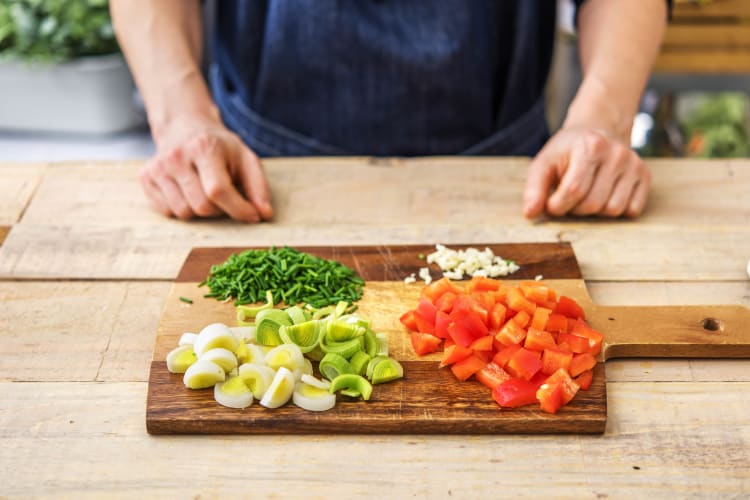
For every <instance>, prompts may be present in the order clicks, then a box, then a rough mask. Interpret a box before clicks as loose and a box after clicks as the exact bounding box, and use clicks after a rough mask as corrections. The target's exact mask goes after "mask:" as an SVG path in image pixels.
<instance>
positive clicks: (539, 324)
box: [531, 306, 552, 331]
mask: <svg viewBox="0 0 750 500" xmlns="http://www.w3.org/2000/svg"><path fill="white" fill-rule="evenodd" d="M550 313H552V311H551V310H549V309H547V308H546V307H541V306H538V307H537V308H536V310H535V311H534V316H533V317H532V318H531V328H534V329H536V330H547V321H549V316H550ZM547 331H549V330H547Z"/></svg>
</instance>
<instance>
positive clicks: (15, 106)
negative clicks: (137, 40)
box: [0, 54, 144, 134]
mask: <svg viewBox="0 0 750 500" xmlns="http://www.w3.org/2000/svg"><path fill="white" fill-rule="evenodd" d="M134 90H135V86H134V84H133V80H132V78H131V76H130V72H129V71H128V68H127V65H126V64H125V61H124V59H123V58H122V56H121V55H119V54H113V55H108V56H99V57H85V58H80V59H76V60H74V61H71V62H66V63H60V64H39V63H34V64H31V63H26V62H21V61H0V129H6V130H24V131H45V132H66V133H85V134H108V133H114V132H120V131H123V130H127V129H130V128H133V127H136V126H139V125H142V124H143V123H144V118H143V116H142V114H141V113H139V112H138V110H137V108H136V106H135V100H134Z"/></svg>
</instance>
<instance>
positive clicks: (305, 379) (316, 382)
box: [300, 374, 331, 391]
mask: <svg viewBox="0 0 750 500" xmlns="http://www.w3.org/2000/svg"><path fill="white" fill-rule="evenodd" d="M300 381H301V382H302V383H304V384H307V385H311V386H313V387H317V388H318V389H323V390H325V391H328V388H329V387H331V383H330V382H329V381H327V380H320V379H317V378H315V377H313V376H312V375H307V374H304V375H302V378H301V380H300Z"/></svg>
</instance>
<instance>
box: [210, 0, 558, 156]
mask: <svg viewBox="0 0 750 500" xmlns="http://www.w3.org/2000/svg"><path fill="white" fill-rule="evenodd" d="M217 4H218V6H217V8H218V11H217V25H216V31H215V37H214V44H213V45H214V49H215V50H214V53H213V64H212V66H211V69H210V82H211V89H212V93H213V95H214V99H215V100H216V103H217V105H218V107H219V109H220V110H221V113H222V118H223V119H224V121H225V123H226V124H227V126H228V127H229V128H231V129H232V130H234V131H235V132H236V133H237V134H238V135H239V136H240V137H241V138H242V139H243V140H244V141H245V142H246V143H247V144H248V146H249V147H250V148H251V149H253V150H254V151H255V152H256V153H257V154H258V155H260V156H319V155H375V156H413V155H454V154H459V155H518V156H531V155H534V154H535V153H536V152H537V151H538V150H539V149H540V148H541V146H542V145H543V144H544V142H545V141H546V140H547V139H548V137H549V131H548V129H547V124H546V120H545V105H544V86H545V82H546V79H547V75H548V72H549V66H550V60H551V54H552V46H553V42H554V26H555V7H554V5H555V2H553V1H551V0H505V1H503V0H495V1H492V0H482V1H480V0H472V1H466V0H429V1H428V0H423V1H416V0H413V1H410V0H379V1H376V0H266V1H259V0H237V1H234V2H217Z"/></svg>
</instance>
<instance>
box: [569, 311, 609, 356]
mask: <svg viewBox="0 0 750 500" xmlns="http://www.w3.org/2000/svg"><path fill="white" fill-rule="evenodd" d="M570 333H572V334H573V335H578V336H579V337H585V338H587V339H588V341H589V352H590V353H591V354H593V355H597V354H599V352H600V351H601V350H602V342H603V341H604V335H602V334H601V333H599V332H598V331H596V330H594V329H593V328H591V327H590V326H589V325H588V324H586V322H585V321H583V320H582V319H579V320H578V321H576V324H575V326H574V327H573V330H571V332H570Z"/></svg>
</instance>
